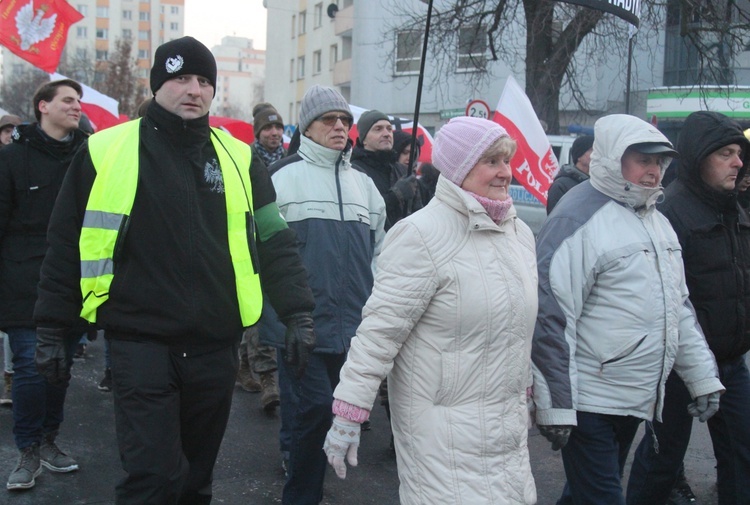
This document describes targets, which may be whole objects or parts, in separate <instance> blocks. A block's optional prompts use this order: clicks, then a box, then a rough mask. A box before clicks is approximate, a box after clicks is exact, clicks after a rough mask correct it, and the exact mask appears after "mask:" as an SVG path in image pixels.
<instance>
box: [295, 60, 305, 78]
mask: <svg viewBox="0 0 750 505" xmlns="http://www.w3.org/2000/svg"><path fill="white" fill-rule="evenodd" d="M304 78H305V57H304V56H300V57H299V58H297V79H304Z"/></svg>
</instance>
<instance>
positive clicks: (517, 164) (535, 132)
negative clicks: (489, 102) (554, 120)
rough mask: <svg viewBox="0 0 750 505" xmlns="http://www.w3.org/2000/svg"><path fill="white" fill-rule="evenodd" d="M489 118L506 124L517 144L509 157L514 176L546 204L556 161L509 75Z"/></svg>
mask: <svg viewBox="0 0 750 505" xmlns="http://www.w3.org/2000/svg"><path fill="white" fill-rule="evenodd" d="M492 120H493V121H495V122H496V123H498V124H499V125H500V126H502V127H503V128H505V129H506V130H507V131H508V134H509V135H510V136H511V138H512V139H513V140H515V141H516V143H517V144H518V150H517V151H516V154H515V156H513V159H512V160H510V167H511V169H512V171H513V177H515V178H516V180H518V182H520V183H521V184H522V185H523V187H525V188H526V189H527V190H528V191H529V193H531V194H532V195H534V196H535V197H536V198H537V199H538V200H539V201H540V202H542V203H543V204H544V205H547V191H548V190H549V187H550V184H552V180H553V179H554V177H555V174H556V173H557V170H558V168H559V163H558V162H557V158H556V157H555V153H554V152H553V151H552V146H551V145H550V143H549V139H547V135H546V134H545V133H544V128H542V124H541V123H540V122H539V118H538V117H537V115H536V112H534V107H532V105H531V101H530V100H529V97H527V96H526V93H525V92H524V91H523V88H521V86H520V85H519V84H518V82H517V81H516V80H515V79H514V78H513V77H512V76H508V80H507V81H506V82H505V88H504V89H503V93H502V95H500V101H499V102H498V103H497V108H496V109H495V115H494V116H493V117H492Z"/></svg>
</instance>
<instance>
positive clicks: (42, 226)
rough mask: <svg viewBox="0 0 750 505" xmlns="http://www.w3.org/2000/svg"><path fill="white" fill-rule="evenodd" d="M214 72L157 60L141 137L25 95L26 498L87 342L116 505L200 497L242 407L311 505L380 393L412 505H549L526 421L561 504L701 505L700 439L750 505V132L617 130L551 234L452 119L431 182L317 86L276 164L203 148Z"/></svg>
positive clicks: (20, 176) (608, 131) (14, 175)
mask: <svg viewBox="0 0 750 505" xmlns="http://www.w3.org/2000/svg"><path fill="white" fill-rule="evenodd" d="M216 77H217V67H216V61H215V59H214V57H213V55H212V54H211V52H210V51H209V50H208V49H207V48H206V47H205V46H204V45H203V44H201V43H200V42H198V41H197V40H195V39H193V38H191V37H182V38H180V39H176V40H172V41H170V42H167V43H164V44H162V45H161V46H159V48H158V49H157V50H156V53H155V57H154V64H153V67H152V68H151V74H150V85H151V91H152V93H153V97H152V98H151V99H149V100H148V102H146V103H144V104H143V105H142V107H141V108H140V110H139V115H140V117H139V118H138V119H135V120H132V121H129V122H126V123H123V124H121V125H117V126H114V127H111V128H107V129H105V130H101V131H98V132H96V133H93V134H91V132H90V131H89V132H85V131H84V130H83V129H82V126H83V125H82V123H81V121H82V113H81V98H82V89H81V87H80V85H79V84H78V83H76V82H75V81H72V80H67V79H66V80H59V81H52V82H49V83H45V84H43V85H42V86H41V87H40V88H39V89H38V90H37V91H36V92H35V94H34V96H33V99H32V101H33V108H34V113H35V121H33V122H31V123H24V122H22V119H21V118H19V117H16V116H3V117H2V118H0V141H2V148H0V330H2V331H3V332H4V338H3V342H4V346H5V351H4V356H5V358H6V360H5V363H4V377H5V385H6V388H5V390H4V395H3V397H2V400H1V401H0V403H3V404H5V405H8V406H11V407H12V409H13V435H14V440H15V443H16V446H17V448H18V451H19V456H18V462H17V465H16V466H15V468H14V469H13V471H12V473H11V474H10V475H9V476H8V480H7V489H8V490H10V491H13V492H18V491H23V490H29V489H31V488H33V487H34V486H35V478H36V477H37V476H39V474H40V473H41V472H42V470H43V468H44V469H47V470H49V471H52V472H72V471H76V470H78V468H79V467H78V463H77V461H76V459H75V457H74V455H69V454H67V453H66V452H65V451H63V450H61V449H60V446H59V445H58V441H64V440H65V434H64V431H62V432H61V427H62V426H61V425H62V422H63V411H64V404H65V397H66V392H67V389H68V385H69V382H70V379H71V374H70V370H71V366H72V362H73V356H74V354H75V353H76V352H77V350H78V352H81V348H80V345H81V342H82V340H81V339H82V337H83V336H84V335H87V334H89V335H93V334H95V333H96V332H97V331H99V332H100V333H103V335H104V338H105V339H106V361H105V364H104V367H105V374H104V379H103V380H102V382H101V384H100V385H99V388H100V389H101V390H103V391H107V392H111V393H112V397H113V404H114V415H115V421H116V434H117V443H118V449H119V454H120V460H121V464H122V468H123V470H124V472H125V476H124V478H122V480H121V481H120V482H118V483H117V485H116V487H115V489H114V495H115V502H116V503H117V504H118V505H130V504H133V505H136V504H137V505H142V504H156V505H171V504H180V505H193V504H195V505H198V504H208V503H210V502H211V500H212V475H213V470H214V465H215V462H216V458H217V455H218V451H219V447H220V444H221V441H222V438H223V436H224V431H225V428H226V426H227V421H228V418H229V413H230V407H231V403H232V394H233V391H234V387H235V383H237V384H239V385H240V386H241V387H242V388H244V389H246V390H248V391H255V392H260V393H261V404H262V407H263V408H264V409H265V410H266V411H269V412H272V411H275V409H276V408H277V407H280V411H281V423H280V430H279V447H280V451H281V460H282V464H283V467H284V469H285V471H286V480H285V484H284V487H283V492H282V496H281V500H282V503H283V504H285V505H308V504H310V505H313V504H318V503H320V502H321V501H322V499H323V483H324V479H325V475H326V470H327V467H328V466H329V465H330V466H332V467H333V469H334V471H335V473H336V475H337V476H338V477H340V478H342V479H343V478H345V477H346V474H347V471H348V466H356V465H357V450H358V447H359V443H360V433H361V431H362V430H366V429H368V427H369V416H370V413H371V411H372V409H373V408H374V407H373V406H374V404H375V403H376V401H378V399H379V400H380V403H381V404H383V405H384V406H385V409H386V413H387V415H388V418H389V420H390V423H391V428H392V434H393V436H392V446H393V449H394V450H395V455H396V460H397V468H398V475H399V481H400V488H399V495H400V501H401V503H403V504H404V505H418V504H426V503H444V504H465V505H468V504H471V505H476V504H500V503H518V504H521V503H523V504H533V503H536V500H537V496H536V483H535V481H534V477H533V475H532V472H531V466H530V461H529V459H530V457H529V451H528V446H527V436H528V427H529V426H530V425H531V424H532V423H536V425H537V427H538V429H539V431H540V433H541V434H542V435H543V436H544V437H545V438H546V439H548V440H549V441H550V443H551V447H552V449H553V450H561V453H562V462H563V465H564V470H565V475H566V478H567V483H566V484H565V486H564V488H563V489H562V490H560V491H561V497H560V499H559V501H558V504H560V505H568V504H575V505H583V504H608V505H609V504H615V505H616V504H622V505H624V504H627V505H664V504H682V503H690V500H691V499H692V500H693V501H694V497H692V492H691V490H690V485H689V482H688V481H687V479H686V477H685V475H684V468H683V463H682V461H683V458H684V456H685V452H686V450H687V447H688V444H689V440H690V431H691V427H692V422H693V419H694V418H698V419H699V420H700V421H701V422H707V423H708V428H709V432H710V435H711V438H712V441H713V447H714V454H715V457H716V461H717V471H716V481H717V489H718V496H719V504H720V505H741V504H748V503H750V487H748V486H747V485H746V482H745V481H746V479H747V476H748V475H750V401H749V400H748V398H750V373H749V372H748V368H747V365H746V362H745V353H746V352H747V351H748V350H749V349H750V214H748V211H747V207H748V202H750V198H749V197H748V195H746V194H745V191H746V189H747V187H748V186H750V174H748V173H747V170H748V166H749V165H750V141H748V139H747V138H746V136H745V134H744V132H743V131H742V129H741V127H740V126H739V125H738V124H737V123H736V122H735V121H734V120H732V119H730V118H728V117H726V116H724V115H722V114H719V113H715V112H705V111H698V112H694V113H693V114H690V115H689V116H688V117H687V119H686V120H685V122H684V125H683V129H682V131H681V133H680V136H679V139H678V140H677V142H676V143H675V144H673V143H672V142H671V141H670V140H669V139H668V138H667V137H666V136H664V135H663V134H662V133H661V132H660V131H659V130H658V129H657V128H656V127H655V126H652V125H651V124H648V123H646V122H644V121H642V120H640V119H638V118H636V117H633V116H629V115H623V114H613V115H608V116H605V117H603V118H601V119H599V120H598V121H597V122H596V124H595V127H594V135H592V136H583V137H580V138H578V139H577V140H576V141H575V143H574V145H573V146H572V148H571V154H572V164H571V165H566V166H563V167H562V168H561V170H560V171H559V173H558V175H557V177H556V179H555V180H554V181H553V183H552V186H551V187H550V189H549V204H548V214H549V215H548V217H547V220H546V221H545V223H544V225H543V227H542V229H541V231H540V232H539V234H538V236H537V237H536V238H535V237H534V235H533V234H532V232H531V230H530V229H529V227H528V226H526V224H524V223H523V222H522V221H521V220H520V219H519V218H518V216H517V214H516V211H515V208H514V206H513V201H512V198H511V197H510V196H509V191H508V190H509V185H510V183H511V180H512V173H511V168H510V163H511V159H512V158H513V157H514V155H515V153H516V148H517V144H516V140H514V139H513V138H512V137H511V136H510V135H509V134H508V132H507V131H506V130H505V129H504V128H503V127H501V126H500V125H498V124H497V123H494V122H492V121H488V120H485V119H479V118H471V117H459V118H454V119H451V120H450V121H449V122H448V123H447V124H445V125H444V126H442V128H440V129H439V131H438V133H437V135H436V137H435V140H434V143H433V146H432V160H431V163H416V162H413V160H416V159H418V158H419V152H418V151H419V149H420V146H421V140H420V139H416V138H413V137H412V134H411V133H406V132H404V131H401V130H400V129H398V127H395V126H394V125H393V124H392V122H391V120H390V119H389V117H388V116H387V115H386V114H384V113H383V112H380V111H377V110H370V111H367V112H365V113H363V114H362V115H361V116H360V117H359V119H358V121H357V125H356V126H357V132H358V138H357V140H356V143H355V144H354V145H353V143H352V141H351V140H350V135H349V131H350V129H351V128H352V126H353V125H354V116H353V114H352V111H351V109H350V107H349V104H348V103H347V101H346V100H345V99H344V97H343V96H342V95H341V94H340V93H339V92H338V91H337V90H336V89H334V88H329V87H325V86H319V85H314V86H312V87H310V88H309V89H307V91H306V92H305V94H304V96H303V98H302V100H301V102H300V106H299V120H298V124H297V125H296V133H295V136H294V137H293V138H292V140H291V142H290V143H289V145H288V148H285V145H284V143H283V131H284V121H283V119H282V117H281V115H280V114H279V112H278V110H277V109H276V108H275V107H274V106H273V105H272V104H269V103H261V104H258V105H257V106H256V107H255V108H254V110H253V118H254V121H253V125H254V133H255V142H254V143H253V144H251V145H248V144H246V143H244V142H242V141H240V140H238V139H235V138H234V137H232V136H231V135H229V134H227V133H226V132H224V131H223V130H220V129H216V128H212V127H210V126H209V121H208V116H209V108H210V105H211V103H212V100H213V98H214V95H215V86H216ZM412 149H414V150H415V151H416V152H413V153H412V152H411V150H412ZM668 167H669V170H670V172H672V173H673V178H674V182H672V183H671V184H669V185H668V186H667V187H666V188H665V187H664V185H663V179H664V176H665V172H667V169H668ZM644 421H645V424H646V429H645V435H644V436H643V439H642V440H641V441H640V442H639V444H638V446H637V448H636V450H635V458H634V460H633V463H632V468H631V469H630V478H629V480H628V482H627V483H623V474H624V470H625V469H624V466H625V463H626V458H627V456H628V454H629V452H630V449H631V446H632V444H633V442H634V439H635V437H636V433H637V430H638V428H639V426H640V425H641V423H643V422H644ZM61 445H63V446H64V445H65V444H61ZM249 471H252V469H250V470H249ZM32 492H33V491H32Z"/></svg>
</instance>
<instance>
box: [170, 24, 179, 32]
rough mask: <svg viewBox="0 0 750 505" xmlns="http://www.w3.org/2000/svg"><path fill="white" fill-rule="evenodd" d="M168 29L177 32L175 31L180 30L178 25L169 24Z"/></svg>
mask: <svg viewBox="0 0 750 505" xmlns="http://www.w3.org/2000/svg"><path fill="white" fill-rule="evenodd" d="M169 29H170V30H175V31H177V30H179V29H180V24H179V23H169Z"/></svg>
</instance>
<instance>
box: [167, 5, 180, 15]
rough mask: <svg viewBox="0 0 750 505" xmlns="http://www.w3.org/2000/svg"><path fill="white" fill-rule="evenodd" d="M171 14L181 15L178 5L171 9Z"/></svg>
mask: <svg viewBox="0 0 750 505" xmlns="http://www.w3.org/2000/svg"><path fill="white" fill-rule="evenodd" d="M169 12H171V13H172V14H179V13H180V8H179V7H178V6H176V5H173V6H171V7H170V8H169Z"/></svg>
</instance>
